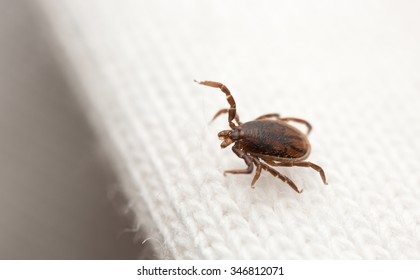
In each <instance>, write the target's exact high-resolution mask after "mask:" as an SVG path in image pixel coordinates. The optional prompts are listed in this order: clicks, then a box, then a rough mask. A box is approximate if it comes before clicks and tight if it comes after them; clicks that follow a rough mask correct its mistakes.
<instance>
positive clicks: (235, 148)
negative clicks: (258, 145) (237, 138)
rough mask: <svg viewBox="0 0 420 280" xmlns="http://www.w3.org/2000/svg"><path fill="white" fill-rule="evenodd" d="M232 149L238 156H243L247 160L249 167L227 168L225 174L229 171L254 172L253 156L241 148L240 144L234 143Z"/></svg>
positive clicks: (236, 172)
mask: <svg viewBox="0 0 420 280" xmlns="http://www.w3.org/2000/svg"><path fill="white" fill-rule="evenodd" d="M232 151H233V152H234V153H235V154H236V155H237V156H238V157H240V158H242V159H243V160H244V161H245V163H246V165H247V166H248V168H247V169H235V170H226V171H225V172H224V175H226V174H227V173H230V174H250V173H252V170H253V167H254V165H253V161H252V157H251V156H250V155H248V154H247V153H245V152H244V151H243V150H241V149H240V148H238V146H237V145H236V144H235V145H233V147H232Z"/></svg>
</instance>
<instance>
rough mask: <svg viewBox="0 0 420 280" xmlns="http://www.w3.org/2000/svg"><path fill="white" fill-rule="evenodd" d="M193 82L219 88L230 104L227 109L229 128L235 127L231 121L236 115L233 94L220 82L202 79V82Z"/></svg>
mask: <svg viewBox="0 0 420 280" xmlns="http://www.w3.org/2000/svg"><path fill="white" fill-rule="evenodd" d="M194 82H196V83H199V84H200V85H205V86H209V87H214V88H219V89H220V90H221V91H222V92H224V93H225V94H226V100H227V102H228V103H229V105H230V108H229V109H227V110H228V113H229V114H228V122H229V126H230V128H232V129H234V128H236V125H235V124H234V123H233V119H234V118H235V116H236V103H235V99H233V96H232V95H231V94H230V91H229V89H228V88H227V87H226V86H225V85H224V84H222V83H219V82H212V81H203V82H197V81H196V80H194Z"/></svg>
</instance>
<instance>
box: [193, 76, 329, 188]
mask: <svg viewBox="0 0 420 280" xmlns="http://www.w3.org/2000/svg"><path fill="white" fill-rule="evenodd" d="M195 82H197V81H195ZM197 83H199V84H201V85H205V86H209V87H214V88H219V89H220V90H221V91H222V92H223V93H225V94H226V99H227V102H228V103H229V105H230V108H228V109H221V110H219V111H218V112H217V113H216V114H215V115H214V117H213V119H212V121H213V120H214V119H216V118H217V117H219V116H220V115H222V114H226V113H227V114H228V123H229V126H230V128H231V129H230V130H222V131H220V132H219V133H218V136H219V139H220V140H222V143H221V145H220V146H221V147H222V149H224V148H226V147H228V146H229V145H231V144H233V146H232V151H233V152H234V153H235V154H236V155H237V156H238V157H239V158H242V159H243V160H244V161H245V164H246V165H247V168H246V169H236V170H226V171H225V172H224V174H225V175H226V174H227V173H231V174H250V173H252V171H253V168H254V165H255V167H256V172H255V175H254V178H253V180H252V183H251V187H254V185H255V183H256V182H257V180H258V179H259V177H260V175H261V170H262V169H264V170H265V171H267V172H269V173H270V174H271V175H273V176H274V177H277V178H279V179H280V180H282V181H283V182H285V183H287V184H288V185H289V186H290V187H291V188H292V189H293V190H295V191H296V192H298V193H301V192H302V190H299V189H298V187H297V186H296V184H295V183H294V182H293V181H292V180H290V179H289V178H288V177H286V176H284V175H283V174H281V173H279V172H278V171H277V170H275V169H274V168H272V167H271V166H284V167H291V166H301V167H310V168H312V169H314V170H316V171H318V173H319V175H320V176H321V179H322V181H323V182H324V184H325V185H327V184H328V183H327V179H326V178H325V173H324V170H322V168H321V167H320V166H318V165H316V164H314V163H312V162H309V161H305V159H307V158H308V156H309V154H310V152H311V145H310V143H309V141H308V137H307V136H308V135H309V133H310V132H311V130H312V126H311V125H310V124H309V123H308V122H307V121H305V120H302V119H298V118H282V117H280V115H279V114H266V115H262V116H260V117H258V118H256V119H255V120H253V121H249V122H245V123H242V122H241V121H240V120H239V116H238V114H237V113H236V103H235V99H233V96H232V95H231V94H230V91H229V89H228V88H227V87H226V86H225V85H223V84H221V83H218V82H212V81H203V82H197ZM289 122H295V123H300V124H303V125H305V126H306V128H307V132H306V134H305V133H303V132H301V131H300V130H299V129H297V128H296V127H294V126H291V125H290V124H289Z"/></svg>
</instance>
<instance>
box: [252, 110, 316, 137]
mask: <svg viewBox="0 0 420 280" xmlns="http://www.w3.org/2000/svg"><path fill="white" fill-rule="evenodd" d="M265 119H274V120H280V121H284V122H296V123H300V124H303V125H305V126H306V128H307V132H306V135H309V133H310V132H311V130H312V125H311V124H310V123H309V122H307V121H305V120H302V119H298V118H282V117H280V115H279V114H276V113H274V114H265V115H262V116H260V117H258V118H256V120H265Z"/></svg>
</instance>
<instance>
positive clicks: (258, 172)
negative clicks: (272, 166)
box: [251, 158, 262, 188]
mask: <svg viewBox="0 0 420 280" xmlns="http://www.w3.org/2000/svg"><path fill="white" fill-rule="evenodd" d="M252 160H253V161H254V164H255V166H256V167H257V171H255V176H254V179H252V183H251V187H252V188H255V186H254V185H255V183H256V182H257V181H258V179H259V178H260V175H261V169H262V166H261V162H260V161H259V160H258V159H257V158H252Z"/></svg>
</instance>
